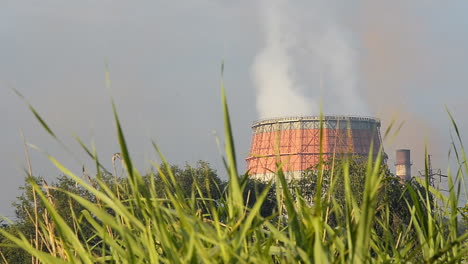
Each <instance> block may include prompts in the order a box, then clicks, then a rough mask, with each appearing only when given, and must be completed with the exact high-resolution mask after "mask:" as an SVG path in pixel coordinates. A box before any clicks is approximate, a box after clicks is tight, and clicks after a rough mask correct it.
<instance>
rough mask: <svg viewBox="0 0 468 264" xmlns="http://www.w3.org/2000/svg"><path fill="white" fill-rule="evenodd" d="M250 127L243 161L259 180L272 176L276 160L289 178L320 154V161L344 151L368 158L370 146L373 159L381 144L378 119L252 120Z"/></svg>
mask: <svg viewBox="0 0 468 264" xmlns="http://www.w3.org/2000/svg"><path fill="white" fill-rule="evenodd" d="M321 119H322V120H321ZM321 127H322V141H321V140H320V131H321ZM252 130H253V136H252V145H251V149H250V155H249V157H248V158H247V159H246V161H247V166H248V170H249V175H250V176H251V177H252V178H256V179H259V180H269V179H271V178H272V177H273V176H274V172H275V171H276V170H277V163H278V162H281V164H282V168H283V171H284V172H285V175H286V176H287V177H288V178H290V179H291V178H297V177H300V176H301V175H302V172H303V171H305V170H306V169H308V168H311V167H314V166H315V165H317V164H318V163H319V159H320V153H322V158H323V160H327V159H329V158H330V157H332V156H333V155H337V156H340V155H343V154H354V155H359V156H363V157H367V156H368V155H369V151H370V148H371V146H373V155H374V158H375V156H376V155H377V153H378V151H379V149H380V145H381V137H380V120H378V119H375V118H370V117H355V116H323V117H322V118H320V117H319V116H310V117H290V118H278V119H268V120H262V121H258V122H255V123H254V124H253V126H252ZM320 142H322V144H320ZM372 142H373V143H372ZM372 144H373V145H372Z"/></svg>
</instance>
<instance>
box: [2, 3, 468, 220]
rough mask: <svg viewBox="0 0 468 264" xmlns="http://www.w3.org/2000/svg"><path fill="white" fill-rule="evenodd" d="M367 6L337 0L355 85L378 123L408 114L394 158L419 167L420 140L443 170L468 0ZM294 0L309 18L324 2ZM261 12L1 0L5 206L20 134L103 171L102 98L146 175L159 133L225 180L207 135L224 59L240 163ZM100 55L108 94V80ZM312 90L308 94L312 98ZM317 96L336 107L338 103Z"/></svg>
mask: <svg viewBox="0 0 468 264" xmlns="http://www.w3.org/2000/svg"><path fill="white" fill-rule="evenodd" d="M312 2H314V1H312ZM374 2H375V1H368V0H362V1H354V2H349V1H346V2H345V1H337V4H336V7H342V8H339V9H340V10H339V12H338V13H339V14H341V15H342V17H341V23H342V26H343V27H344V28H345V29H346V30H347V31H348V32H349V33H350V34H351V35H352V38H353V39H354V40H355V43H357V47H358V48H357V51H358V55H359V56H358V57H359V63H360V64H363V65H367V66H362V67H360V68H359V70H357V71H356V72H357V74H358V75H359V76H358V77H357V78H358V79H359V80H360V81H359V83H358V87H359V89H360V90H359V91H360V93H362V96H363V97H364V98H365V100H366V102H367V103H368V105H369V109H370V114H372V115H376V116H378V117H381V118H382V121H383V126H384V127H385V126H387V125H388V123H389V121H390V119H391V117H392V116H393V115H394V114H396V113H397V112H399V113H400V119H402V120H406V123H407V126H405V127H403V130H402V131H401V134H400V137H399V138H397V140H396V142H394V143H393V144H392V145H391V146H388V147H387V149H388V150H389V153H388V154H389V155H390V157H392V156H393V152H391V151H393V149H395V148H400V147H403V148H407V147H408V148H412V149H414V153H413V154H414V155H413V160H414V163H415V166H419V167H420V166H421V164H422V163H421V160H422V157H421V153H422V151H423V147H422V146H423V145H424V137H425V136H428V138H429V140H430V141H431V142H430V143H433V142H434V143H433V145H434V146H436V147H434V148H433V150H432V152H433V154H434V159H435V164H436V165H437V166H446V165H447V158H446V157H447V151H448V149H449V121H448V118H447V115H446V114H445V112H444V111H445V110H444V105H447V106H448V107H449V108H450V110H451V111H453V114H454V115H455V117H456V118H457V120H458V122H459V125H460V128H461V132H462V134H463V135H467V134H468V124H467V120H466V113H467V110H468V105H467V104H466V100H467V99H468V51H467V48H466V47H468V19H467V18H466V11H468V3H467V2H465V1H451V2H450V3H446V1H444V2H439V1H424V2H423V1H420V2H418V3H415V2H411V3H407V2H408V1H389V2H391V3H380V4H378V3H374ZM340 3H341V5H340ZM344 3H346V6H342V5H343V4H344ZM301 5H303V6H302V8H303V9H304V13H307V8H317V6H319V5H317V4H308V3H307V2H303V3H302V2H301ZM259 8H260V5H259V4H258V1H237V2H235V3H231V1H216V0H202V1H183V2H182V1H180V2H177V1H116V0H112V1H111V0H103V1H91V0H87V1H83V0H81V1H66V2H64V1H60V0H41V1H36V0H25V1H18V0H0V123H1V124H2V131H1V137H0V149H1V152H0V166H1V167H2V168H3V170H2V171H3V175H2V184H1V185H0V201H1V203H0V214H4V215H9V216H11V215H13V212H12V211H11V209H10V203H11V201H13V200H14V199H15V197H16V196H17V195H18V194H19V191H18V187H19V185H20V184H22V183H23V179H24V175H25V174H24V172H23V168H24V167H25V159H24V154H23V147H22V142H21V137H20V132H19V131H20V129H23V130H24V133H25V135H26V138H27V140H28V142H30V143H32V144H34V145H36V146H38V147H39V148H41V149H43V150H44V151H47V152H49V153H51V154H53V155H55V156H57V157H58V159H59V160H61V161H63V162H64V163H65V164H66V165H67V166H70V167H71V168H72V169H73V170H75V171H76V172H77V173H79V172H80V168H81V165H82V164H83V163H84V164H86V165H87V166H91V165H90V164H91V163H90V162H89V161H86V156H85V155H84V154H83V153H82V152H80V150H79V147H78V145H77V144H76V143H75V142H74V141H73V137H72V136H71V135H72V133H75V134H77V135H78V136H79V137H81V138H82V139H83V141H84V142H86V143H87V144H89V145H91V142H95V145H96V147H97V149H98V153H99V155H100V156H101V160H102V161H103V163H104V164H106V165H107V166H109V167H110V166H111V162H110V161H111V156H112V154H113V153H114V152H117V151H118V146H117V144H116V136H115V132H114V124H113V120H112V113H111V106H110V100H109V94H112V95H113V96H114V98H115V101H116V103H117V107H118V111H119V114H120V116H121V121H122V122H123V125H124V129H125V131H126V135H127V137H128V141H129V144H130V146H131V152H132V154H133V155H134V160H135V161H137V165H138V166H139V168H140V169H141V170H144V168H145V167H146V166H147V164H148V162H146V161H147V160H149V159H154V158H155V155H154V151H153V150H152V148H151V144H150V140H151V139H155V140H156V141H157V143H158V144H159V145H160V146H161V149H162V151H163V152H164V153H165V154H166V155H167V158H168V159H169V161H170V162H173V163H178V164H184V163H185V162H189V163H194V162H195V161H196V160H200V159H201V160H207V161H209V162H210V163H211V164H212V165H213V166H214V167H216V168H217V169H218V170H219V172H220V174H221V175H223V174H224V171H223V169H222V167H221V159H220V155H219V153H218V149H217V146H216V143H215V138H214V134H213V131H217V133H218V134H219V135H222V133H223V132H222V127H223V126H222V115H221V106H220V93H219V87H220V85H219V83H220V64H221V61H222V60H223V59H224V61H225V64H226V66H225V84H226V89H227V91H228V100H229V103H230V107H231V114H232V121H233V125H234V133H235V137H236V138H235V139H236V144H237V145H236V146H237V154H238V157H239V164H241V165H242V167H243V168H244V167H245V164H244V163H243V161H242V159H243V158H244V157H245V156H246V155H247V154H248V151H249V150H248V148H249V144H250V125H251V123H252V122H253V121H254V120H255V119H257V111H256V106H255V103H256V98H255V96H256V92H255V87H254V84H253V82H252V76H251V66H252V63H253V61H254V58H255V55H256V54H257V53H258V52H259V50H260V49H261V48H262V45H263V35H262V28H261V21H260V20H261V18H260V16H259ZM343 21H344V22H343ZM304 31H307V27H306V26H304ZM369 36H370V37H369ZM376 36H377V37H376ZM375 38H377V39H378V41H376V39H375ZM369 41H370V42H369ZM376 43H377V44H376ZM373 45H375V46H373ZM106 61H107V62H108V63H109V65H110V74H111V80H112V87H111V91H110V93H109V91H107V90H106V88H105V82H104V76H105V66H104V65H105V63H106ZM366 67H367V68H366ZM317 84H318V81H317V82H315V83H312V84H311V85H310V87H307V88H306V90H305V94H306V95H308V96H310V95H313V94H314V93H316V85H317ZM10 87H14V88H16V89H18V90H19V91H21V92H22V93H23V94H24V95H25V97H26V98H28V100H29V101H30V102H31V103H32V104H33V105H34V106H35V107H36V108H37V110H38V111H39V113H41V115H42V116H43V117H44V119H46V120H47V121H48V123H49V124H50V126H51V127H52V129H53V130H54V131H56V132H57V134H58V135H59V137H60V138H62V139H63V141H64V142H65V143H66V144H67V145H68V146H70V149H71V150H72V151H73V152H74V153H76V155H75V156H76V157H75V158H73V157H70V155H69V154H67V152H66V151H64V150H63V149H62V148H61V147H60V146H58V145H57V144H56V143H54V142H53V140H51V139H50V137H49V136H48V135H47V134H46V133H45V132H44V131H43V130H42V129H41V127H40V125H39V124H38V122H36V121H35V120H34V118H33V116H32V114H31V113H30V112H29V111H28V109H27V107H26V106H25V105H24V104H23V103H22V102H21V100H20V99H19V98H18V97H17V96H16V95H15V94H14V93H13V92H12V91H11V89H10ZM314 89H315V90H314ZM324 103H325V105H324V108H325V109H326V111H329V112H333V98H331V99H330V98H324ZM423 131H424V132H423ZM419 132H421V133H419ZM418 154H419V156H417V155H418ZM31 155H32V156H31V157H32V163H33V164H32V165H33V170H34V172H35V173H36V174H37V175H40V176H44V177H46V178H47V179H53V177H55V176H56V175H57V174H58V171H57V170H56V169H54V168H53V166H52V165H50V163H49V162H48V161H47V160H46V158H45V157H44V155H43V154H41V153H39V152H38V151H32V154H31ZM391 162H392V161H391ZM416 171H417V170H414V172H416Z"/></svg>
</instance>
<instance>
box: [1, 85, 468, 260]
mask: <svg viewBox="0 0 468 264" xmlns="http://www.w3.org/2000/svg"><path fill="white" fill-rule="evenodd" d="M221 95H222V97H221V101H222V109H223V113H224V127H225V134H224V136H225V149H226V154H225V159H224V160H225V165H226V171H227V174H228V176H229V181H228V186H227V188H226V189H225V190H224V192H223V196H222V197H221V198H219V199H216V200H215V199H213V198H212V197H211V195H210V193H208V194H207V195H206V194H203V192H202V191H201V189H202V186H199V185H198V183H197V182H194V188H193V190H194V192H192V194H191V195H188V194H186V193H183V192H182V190H181V188H180V186H179V185H180V183H179V182H177V179H176V178H175V177H174V173H173V172H172V171H171V167H170V166H169V164H168V163H167V161H166V159H165V158H164V156H163V155H162V154H161V152H160V150H159V149H158V147H157V145H156V144H155V143H153V146H154V148H155V151H156V152H157V153H158V154H159V156H160V159H161V160H162V165H161V166H160V165H158V164H154V165H155V169H156V171H157V172H158V173H159V175H160V177H161V179H162V180H163V182H164V185H163V186H156V184H155V182H154V180H153V178H154V177H150V178H149V179H150V180H149V182H148V181H145V179H144V177H142V175H141V174H140V173H139V172H138V170H137V169H136V168H135V167H134V166H133V163H132V159H131V157H130V153H129V151H128V146H127V144H126V140H125V136H124V130H123V128H122V124H121V123H120V121H119V118H118V114H117V109H116V107H115V105H114V103H113V102H112V108H113V113H114V120H115V124H116V131H117V135H118V141H119V145H120V148H121V155H122V159H123V162H124V165H125V166H124V168H125V174H126V175H125V176H126V177H127V179H128V181H126V182H125V184H123V183H122V182H119V181H115V182H114V184H115V185H116V187H115V189H114V188H113V187H111V186H109V185H108V184H106V183H105V181H103V180H102V179H101V177H100V175H99V172H100V171H101V170H102V169H103V166H102V165H101V163H100V162H99V160H98V157H97V155H96V152H95V151H94V150H93V151H92V150H90V149H88V148H86V147H85V145H84V144H83V143H82V142H81V140H79V139H77V140H78V142H79V144H80V145H81V146H82V147H83V149H84V151H85V152H86V153H88V155H89V156H90V158H92V159H94V161H95V164H96V170H97V171H98V175H97V177H96V178H93V179H91V178H89V179H83V178H82V177H79V176H77V174H75V173H73V172H72V171H70V170H68V169H67V168H65V167H64V166H63V165H62V164H61V163H60V162H59V161H58V160H56V159H55V158H54V157H52V156H49V159H50V161H51V162H52V163H53V164H54V165H55V166H56V167H57V168H58V169H59V170H60V171H61V172H62V173H64V174H65V175H67V176H68V177H70V178H71V179H72V180H73V181H75V182H76V184H78V185H79V186H81V187H83V188H84V189H86V190H87V191H89V192H90V193H91V194H92V195H93V196H94V197H95V200H96V201H97V202H93V201H90V200H88V199H85V198H83V197H81V196H79V195H77V194H74V193H71V192H67V191H65V190H61V191H63V192H64V193H65V194H66V195H68V196H69V197H70V198H71V199H73V200H74V201H76V202H77V203H79V204H80V205H81V206H83V208H85V209H84V210H82V211H81V212H80V213H79V214H72V216H71V217H72V219H73V224H72V225H70V224H67V223H66V222H65V221H64V219H63V217H62V214H63V213H64V212H59V211H58V210H57V208H56V207H55V206H54V202H53V199H52V198H51V197H50V196H49V194H48V190H49V189H48V188H49V187H47V186H46V187H45V188H44V187H43V186H42V187H40V186H38V185H37V183H36V182H34V181H31V182H30V183H31V185H32V186H33V188H34V191H35V193H37V195H38V199H40V200H41V201H42V203H43V204H44V205H45V207H46V211H45V212H44V213H43V214H41V216H40V217H37V216H36V221H35V222H34V223H35V225H36V228H37V229H38V230H39V231H38V232H39V235H38V236H36V237H33V238H30V237H26V236H25V235H23V234H14V233H11V232H8V231H7V230H3V229H0V233H1V234H2V235H3V236H5V237H6V238H7V239H8V240H9V241H10V243H9V244H7V245H2V246H13V247H20V248H22V249H24V250H26V251H27V252H28V253H29V254H31V255H32V256H33V258H32V263H297V262H298V263H364V262H366V263H370V262H376V263H395V262H397V263H399V262H412V263H435V262H437V263H461V262H463V261H465V262H466V261H467V258H466V256H467V255H468V245H467V239H468V233H466V231H465V233H460V232H459V231H458V222H459V219H460V212H459V210H458V208H457V205H458V199H459V198H460V194H461V192H460V188H461V187H460V184H461V182H462V181H463V180H464V177H465V175H466V173H468V165H467V160H466V155H465V151H464V149H463V144H462V141H461V136H460V135H459V132H458V129H457V126H456V123H455V121H454V119H453V117H452V116H451V115H450V118H451V120H452V122H453V126H454V129H455V131H456V134H457V139H458V140H459V142H458V143H459V145H460V146H461V149H456V148H455V150H454V151H455V153H457V158H458V163H459V166H460V169H459V170H457V174H456V178H457V181H455V183H454V182H453V181H451V178H449V180H450V181H449V187H450V194H449V196H448V197H444V196H443V195H442V194H441V193H440V192H438V191H437V190H435V189H434V188H431V187H430V186H429V185H428V179H427V178H428V176H427V174H428V172H427V169H426V179H425V181H422V182H421V185H422V186H423V188H422V189H416V188H413V187H412V186H411V185H409V184H408V185H407V186H406V188H407V191H408V192H409V193H410V197H411V202H410V201H409V200H406V201H405V202H406V204H407V206H408V209H409V211H410V212H411V215H410V219H409V221H408V222H406V223H403V224H402V226H401V228H400V229H399V230H400V231H399V232H397V233H394V229H392V227H391V226H390V225H391V224H390V219H389V217H390V214H391V212H390V210H391V209H390V202H387V203H384V204H383V205H379V206H380V207H379V210H381V211H383V212H384V214H383V216H384V217H381V218H377V217H376V210H377V196H378V194H379V192H380V191H381V190H382V188H383V179H384V178H383V175H382V174H381V173H380V166H381V164H382V155H383V153H382V151H381V150H380V151H379V153H377V159H376V160H372V158H371V157H372V156H373V155H372V154H371V155H369V157H370V158H369V159H368V161H367V165H366V171H365V183H364V191H363V193H362V196H360V197H358V196H357V195H358V194H356V193H353V191H352V187H351V182H350V162H349V161H348V160H346V159H345V161H344V162H343V163H342V164H341V165H340V166H342V168H340V169H337V170H332V172H331V177H330V181H331V182H330V183H329V185H330V186H331V187H330V188H326V189H323V188H322V184H323V180H324V179H323V175H324V174H323V173H324V167H323V166H321V165H320V164H319V168H320V169H319V171H318V174H317V177H318V179H317V182H318V184H317V185H316V191H315V196H314V197H312V198H311V199H312V200H311V201H312V202H311V203H310V202H308V200H309V197H306V196H304V195H302V194H301V193H300V192H299V191H298V190H297V189H296V188H294V187H293V186H291V185H290V182H289V181H288V179H287V178H286V176H285V174H284V172H283V171H282V169H281V164H278V170H277V171H276V179H275V182H276V183H277V184H276V185H275V188H276V200H277V201H276V202H277V208H276V210H275V213H274V215H273V216H269V217H264V216H262V215H261V214H260V210H261V207H262V204H263V203H264V202H265V201H266V199H267V195H268V192H269V190H270V188H272V183H270V184H267V186H266V188H265V189H263V191H262V192H260V193H259V194H258V195H257V197H256V201H255V203H254V204H253V205H252V206H247V203H248V201H246V200H244V196H243V193H244V191H245V188H246V184H245V182H246V181H245V179H246V177H247V176H246V175H239V173H238V170H237V164H236V156H235V148H234V136H233V134H232V128H231V123H230V115H229V109H228V103H227V98H226V92H225V88H224V84H223V83H221ZM28 105H29V107H30V109H31V111H32V113H33V114H34V115H35V116H36V118H37V119H38V121H39V122H40V123H41V124H42V126H43V127H44V129H45V130H46V131H47V132H48V133H49V134H50V135H51V136H53V137H54V138H56V135H55V134H54V133H53V131H52V130H51V128H50V127H49V126H48V125H47V124H46V123H45V121H44V119H43V118H42V117H41V116H40V115H39V113H38V112H37V111H36V110H35V109H34V108H33V107H32V106H31V105H30V104H29V103H28ZM449 114H450V113H449ZM389 131H390V130H388V131H387V132H386V134H389V133H390V132H389ZM321 138H322V133H321ZM372 149H373V148H372V147H371V150H372ZM458 153H461V155H458ZM334 167H335V166H332V168H334ZM449 173H450V171H449ZM114 176H116V175H114ZM340 177H341V178H342V179H344V185H343V188H344V197H345V204H344V207H343V208H341V207H340V206H339V205H338V204H337V202H336V200H335V199H334V193H335V191H336V189H335V188H339V187H338V185H336V181H337V179H338V178H340ZM157 188H162V189H163V192H164V197H163V198H161V197H160V196H159V195H158V194H156V189H157ZM218 188H220V187H219V186H218ZM58 190H59V191H60V189H58ZM432 197H439V198H440V199H442V201H443V202H442V203H441V205H440V206H437V208H435V206H434V203H433V201H432V200H431V199H433V198H432ZM325 198H326V199H325ZM247 200H248V199H247ZM357 201H360V202H357ZM70 206H71V205H70ZM202 209H203V210H202ZM71 212H73V210H71ZM331 213H333V215H334V216H335V218H336V219H335V220H336V223H334V224H331V223H330V218H329V217H330V215H331ZM83 223H87V224H89V225H91V226H92V230H93V232H92V234H91V235H88V237H85V238H84V239H83V236H84V234H83V232H82V231H81V229H80V226H81V225H83ZM39 240H40V243H39ZM45 249H46V250H45ZM4 261H8V260H4Z"/></svg>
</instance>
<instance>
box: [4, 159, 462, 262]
mask: <svg viewBox="0 0 468 264" xmlns="http://www.w3.org/2000/svg"><path fill="white" fill-rule="evenodd" d="M346 162H347V163H348V167H347V169H348V170H349V174H348V175H349V181H350V186H351V190H352V193H353V194H354V196H355V197H356V198H357V199H356V202H357V203H358V204H360V203H361V202H362V200H361V197H362V193H363V192H364V184H365V180H366V179H365V175H366V169H367V164H366V162H364V161H362V160H361V159H358V158H350V159H347V161H346ZM324 168H326V169H320V168H311V169H309V170H307V171H305V172H304V173H303V175H302V177H301V178H299V179H296V180H291V182H289V186H290V188H291V190H292V193H293V194H295V195H296V197H301V198H302V199H306V200H307V201H305V202H307V203H309V205H310V206H311V207H313V206H314V204H313V203H312V197H313V196H315V195H316V192H317V185H318V182H317V179H319V178H320V179H321V180H322V182H321V184H320V186H321V190H322V192H323V194H324V197H322V200H323V202H324V203H328V204H333V206H331V208H333V209H332V210H331V211H330V212H329V214H328V215H327V221H328V223H329V224H330V226H333V225H334V222H337V223H338V222H339V221H340V219H337V218H338V217H340V215H342V214H340V213H338V212H339V210H344V205H345V200H346V196H345V190H344V188H345V187H344V184H345V183H344V182H345V179H344V175H346V173H344V172H343V171H342V170H343V169H344V166H343V161H335V162H333V163H331V162H328V163H326V164H324ZM166 172H170V174H172V175H173V177H174V178H175V181H176V182H177V185H173V186H172V185H171V184H172V183H171V181H169V180H168V179H167V175H168V174H169V173H166ZM379 173H380V174H381V175H383V179H384V180H383V183H382V186H381V188H380V190H379V193H378V199H377V204H376V207H377V210H376V217H377V218H378V219H379V220H380V221H384V220H385V221H389V222H390V225H389V226H390V227H391V228H392V229H394V230H393V231H394V232H395V233H397V232H399V231H401V230H402V227H403V226H405V225H407V224H408V221H409V219H410V218H411V212H410V211H409V206H408V204H411V203H413V202H414V201H413V200H414V199H415V196H414V195H411V193H410V192H409V191H408V186H411V189H417V190H419V191H420V192H424V188H422V186H420V185H419V184H418V183H417V182H416V181H410V182H407V183H406V184H402V183H401V182H400V181H399V179H398V178H396V177H395V176H394V175H393V174H392V173H391V172H390V171H389V169H388V167H387V166H386V165H384V164H382V165H381V167H380V171H379ZM319 174H320V177H319ZM84 177H85V178H86V179H85V180H87V181H89V182H91V183H92V184H93V182H94V181H97V180H96V179H95V178H96V177H97V178H98V180H99V181H100V182H104V183H105V185H100V186H106V187H107V188H109V190H112V191H114V192H116V193H118V197H119V199H121V200H123V201H125V200H126V199H130V198H131V197H125V195H127V194H128V193H130V192H126V191H125V189H126V188H129V186H130V185H129V184H128V180H129V179H128V178H126V177H115V176H114V175H112V174H110V173H106V172H100V173H99V175H97V176H96V177H88V176H86V175H84ZM239 179H240V182H241V185H242V190H243V191H242V192H243V197H244V201H245V203H246V204H247V206H250V207H252V206H254V205H255V203H256V201H257V197H258V195H259V194H260V193H262V192H263V191H264V190H266V188H268V193H267V198H266V199H265V200H264V201H263V203H262V205H261V210H260V214H261V215H262V216H263V217H267V218H270V219H271V221H276V220H277V219H278V218H281V217H282V215H281V212H279V211H280V210H281V208H278V204H277V203H278V199H277V198H278V195H280V192H278V188H280V187H279V186H277V185H276V183H275V182H271V183H266V182H261V181H256V180H253V179H251V178H249V177H248V176H247V175H243V176H240V177H239ZM143 180H144V184H148V185H149V184H150V182H153V183H154V186H156V189H155V190H153V191H154V192H155V193H156V194H157V195H156V196H157V197H158V198H160V199H162V200H164V199H168V197H167V187H168V185H171V186H169V188H173V193H180V194H182V197H178V199H191V198H196V199H191V201H196V204H194V205H193V206H195V207H196V208H198V209H199V210H198V212H199V213H200V214H201V215H203V214H204V213H206V212H208V211H209V207H213V206H222V205H220V203H219V201H220V200H222V199H223V197H225V195H226V189H227V184H228V183H227V182H226V181H224V180H222V179H221V178H220V177H219V175H218V173H217V172H216V170H214V169H213V168H212V167H211V166H210V165H209V163H207V162H205V161H199V162H197V163H196V165H195V166H190V165H185V166H183V167H181V166H177V165H169V167H165V166H162V167H161V168H159V169H158V170H157V171H155V172H151V173H148V174H147V175H145V176H144V177H143ZM33 184H37V185H39V186H40V187H41V188H42V189H43V190H44V193H46V194H47V199H49V200H50V201H51V202H52V204H53V205H54V207H55V208H56V209H57V211H58V212H60V214H61V216H62V217H63V218H64V220H65V221H66V222H67V223H68V224H69V225H76V221H73V219H76V217H77V216H80V215H81V213H82V212H83V211H84V210H85V208H84V207H83V206H82V205H81V204H80V203H78V202H77V201H76V200H75V199H72V198H71V197H70V195H69V193H72V194H76V195H79V196H80V197H82V198H84V199H86V200H88V201H90V202H92V203H95V204H100V201H99V198H98V197H96V196H95V195H93V194H92V193H90V192H89V191H88V190H86V189H85V188H83V187H82V186H81V185H80V184H77V183H76V182H75V181H74V180H72V179H70V178H69V177H67V176H65V175H60V176H59V177H57V178H56V179H55V180H54V181H53V182H51V183H50V184H49V183H47V182H46V181H45V180H43V179H42V178H40V177H29V178H26V180H25V183H24V185H23V186H22V187H20V190H21V195H20V196H18V197H17V199H16V201H15V202H14V203H13V207H14V209H15V215H16V217H17V221H15V222H14V223H6V222H3V223H2V225H1V228H2V229H4V230H7V231H9V232H12V233H17V234H24V236H25V238H26V239H29V240H30V241H31V243H37V244H40V245H42V249H43V250H44V251H46V252H50V251H51V247H52V245H48V244H47V243H46V242H45V241H47V240H46V239H43V238H41V237H37V234H38V233H41V232H38V230H39V229H47V230H54V227H53V226H48V227H46V226H38V224H37V223H38V221H37V219H35V217H43V218H44V219H47V217H48V216H47V214H48V212H47V209H46V208H45V206H44V204H43V203H42V202H41V200H40V199H38V197H36V194H35V192H34V191H33V187H32V185H33ZM96 186H97V184H96ZM158 186H160V187H161V188H158ZM163 187H164V188H163ZM330 188H333V192H329V191H328V190H329V189H330ZM330 193H333V195H330ZM327 194H328V195H327ZM308 198H310V199H308ZM383 207H389V208H385V209H389V210H383V209H384V208H383ZM380 209H382V210H380ZM109 210H110V209H109ZM465 210H466V209H465ZM384 212H390V215H385V214H384ZM465 216H466V214H465ZM45 223H46V224H47V221H46V222H45ZM50 224H51V225H53V224H52V223H50ZM74 228H75V229H76V230H77V233H79V234H80V238H81V239H83V240H86V241H87V243H90V244H93V241H92V239H93V227H92V224H91V223H89V222H88V221H82V222H81V223H80V225H79V226H75V227H74ZM383 232H384V230H382V233H383ZM41 243H42V244H41ZM96 243H98V241H97V240H96ZM9 244H10V243H9V241H8V239H7V238H6V237H4V236H1V235H0V252H1V255H2V258H3V259H4V260H8V261H9V263H30V262H31V256H30V255H28V254H27V253H26V252H25V251H24V250H22V249H20V248H14V247H10V245H9ZM96 248H97V249H98V248H99V246H98V245H97V247H96Z"/></svg>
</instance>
